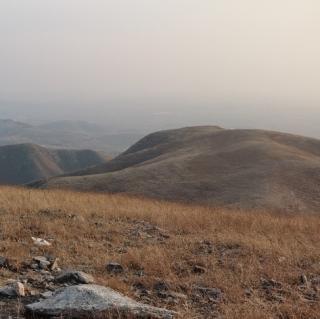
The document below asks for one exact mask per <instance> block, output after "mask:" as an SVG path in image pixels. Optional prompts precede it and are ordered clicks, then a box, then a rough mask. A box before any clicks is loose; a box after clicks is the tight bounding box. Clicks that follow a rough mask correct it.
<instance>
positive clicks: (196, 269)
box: [192, 265, 206, 274]
mask: <svg viewBox="0 0 320 319" xmlns="http://www.w3.org/2000/svg"><path fill="white" fill-rule="evenodd" d="M192 271H193V272H194V273H195V274H204V273H205V272H206V269H205V268H204V267H202V266H199V265H195V266H193V269H192Z"/></svg>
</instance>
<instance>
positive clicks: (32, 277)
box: [0, 187, 320, 319]
mask: <svg viewBox="0 0 320 319" xmlns="http://www.w3.org/2000/svg"><path fill="white" fill-rule="evenodd" d="M0 211H1V214H0V234H1V239H2V240H1V241H0V257H1V258H0V289H1V287H3V286H4V285H5V283H6V282H8V281H9V280H20V281H23V282H25V287H26V289H27V290H26V291H27V296H26V297H23V298H21V299H18V300H15V299H3V298H1V315H3V316H8V317H9V315H11V316H12V317H13V318H16V317H17V314H20V316H19V318H23V314H22V313H23V309H24V304H29V303H31V302H34V300H36V299H37V298H40V294H41V293H44V292H47V293H48V291H50V290H52V289H55V286H56V285H57V283H56V281H53V279H52V278H54V277H55V278H58V277H57V276H59V274H60V270H55V271H51V270H50V269H47V268H46V267H47V266H46V259H45V257H42V258H41V256H49V257H50V258H51V259H52V260H58V261H57V262H58V265H55V268H58V267H59V268H61V269H62V270H66V269H69V270H70V269H72V270H77V271H83V272H86V273H88V274H89V275H92V276H93V277H94V278H95V280H96V283H97V284H99V285H102V286H107V287H110V288H112V289H115V290H116V291H119V292H121V293H123V294H125V295H127V296H129V297H131V298H133V299H135V300H136V301H139V302H143V303H145V304H148V305H153V306H157V307H162V308H167V309H170V310H174V311H177V312H178V313H179V315H177V316H176V318H177V319H180V318H181V319H209V318H223V319H238V318H246V319H247V318H250V319H258V318H259V319H270V318H274V319H279V318H287V319H306V318H308V319H318V318H319V313H320V302H319V300H320V256H319V249H320V242H319V228H320V219H319V216H313V215H290V216H284V215H273V214H270V213H268V212H266V211H252V212H250V211H238V210H227V209H222V208H208V207H201V206H190V205H182V204H177V203H167V202H163V201H161V202H158V201H155V200H148V199H138V198H133V197H128V196H124V195H105V194H92V193H91V194H86V193H76V192H75V193H74V192H70V191H53V190H50V191H43V190H30V189H19V188H8V187H1V188H0ZM31 237H40V238H43V239H44V240H47V241H49V242H50V243H51V246H48V247H37V246H36V245H34V243H33V241H32V240H31ZM49 257H48V258H49ZM33 258H35V259H34V260H32V259H33ZM4 260H6V262H4ZM43 260H44V261H43ZM35 261H38V262H40V263H41V265H42V268H41V269H38V267H37V264H35ZM116 263H117V264H116ZM107 265H109V266H107ZM110 265H111V266H112V267H113V268H112V267H110ZM115 267H117V268H115ZM52 276H54V277H52ZM88 278H90V277H88ZM58 317H60V316H58ZM92 318H94V314H93V316H92ZM117 318H118V317H117Z"/></svg>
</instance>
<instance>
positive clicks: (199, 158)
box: [37, 126, 320, 211]
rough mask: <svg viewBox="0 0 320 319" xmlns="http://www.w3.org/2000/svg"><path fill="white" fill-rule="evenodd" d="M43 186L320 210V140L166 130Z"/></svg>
mask: <svg viewBox="0 0 320 319" xmlns="http://www.w3.org/2000/svg"><path fill="white" fill-rule="evenodd" d="M37 186H38V187H43V188H61V187H66V188H71V189H76V190H83V191H100V192H112V193H115V192H119V193H128V194H133V195H141V196H147V197H152V198H158V199H166V200H173V201H183V202H193V203H202V204H209V205H223V206H224V205H230V206H237V207H241V208H257V207H263V208H269V209H276V210H277V209H286V210H289V211H320V199H319V198H320V140H316V139H312V138H307V137H302V136H296V135H291V134H285V133H279V132H272V131H263V130H227V129H222V128H219V127H215V126H202V127H188V128H182V129H177V130H168V131H161V132H157V133H153V134H151V135H148V136H146V137H145V138H143V139H142V140H140V141H139V142H138V143H136V144H134V145H133V146H132V147H131V148H129V149H128V150H127V151H126V152H124V153H122V154H121V155H119V156H118V157H116V158H115V159H113V160H112V161H110V162H108V163H105V164H102V165H99V166H96V167H94V168H90V169H88V170H83V171H80V172H78V173H77V174H73V176H64V177H58V178H52V179H49V180H48V181H45V182H41V183H38V184H37Z"/></svg>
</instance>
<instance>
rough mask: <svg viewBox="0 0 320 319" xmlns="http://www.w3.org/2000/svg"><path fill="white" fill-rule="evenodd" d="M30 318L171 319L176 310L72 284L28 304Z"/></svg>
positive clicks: (96, 287)
mask: <svg viewBox="0 0 320 319" xmlns="http://www.w3.org/2000/svg"><path fill="white" fill-rule="evenodd" d="M26 313H27V315H28V316H30V317H32V318H33V317H37V316H40V317H41V316H44V317H46V318H50V317H61V316H68V318H72V319H80V318H81V319H82V318H91V317H92V318H93V317H94V318H105V317H106V316H110V318H113V317H114V316H117V317H116V318H132V319H133V318H145V319H146V318H148V319H172V318H174V316H175V313H174V312H171V311H169V310H166V309H162V308H156V307H151V306H148V305H145V304H141V303H139V302H136V301H134V300H133V299H131V298H128V297H125V296H123V295H122V294H120V293H118V292H116V291H114V290H112V289H110V288H106V287H102V286H97V285H78V286H69V287H66V288H62V289H59V290H57V291H56V292H55V293H54V294H53V296H52V297H49V298H48V299H45V300H42V301H40V302H37V303H33V304H30V305H27V306H26ZM108 318H109V317H108Z"/></svg>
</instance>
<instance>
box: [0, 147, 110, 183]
mask: <svg viewBox="0 0 320 319" xmlns="http://www.w3.org/2000/svg"><path fill="white" fill-rule="evenodd" d="M103 162H105V158H104V157H103V156H102V155H100V154H99V153H97V152H94V151H90V150H79V151H75V150H56V149H47V148H44V147H41V146H38V145H34V144H18V145H8V146H1V147H0V183H1V184H25V183H28V182H31V181H34V180H38V179H42V178H48V177H51V176H56V175H61V174H64V173H67V172H69V173H70V172H73V171H76V170H79V169H83V168H86V167H90V166H93V165H97V164H101V163H103Z"/></svg>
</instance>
